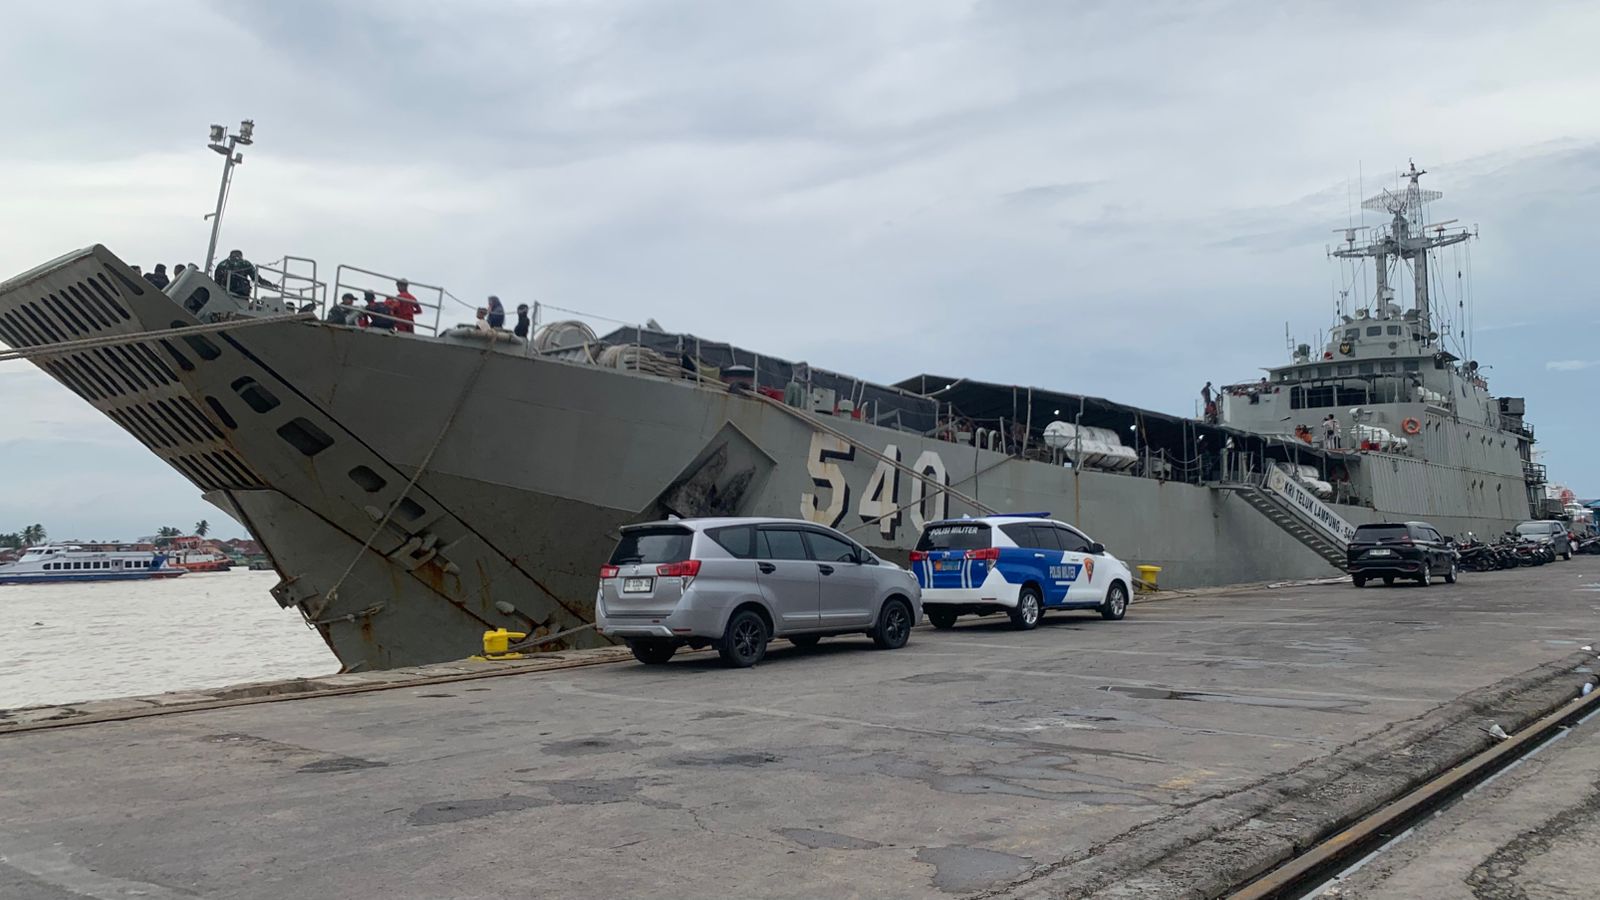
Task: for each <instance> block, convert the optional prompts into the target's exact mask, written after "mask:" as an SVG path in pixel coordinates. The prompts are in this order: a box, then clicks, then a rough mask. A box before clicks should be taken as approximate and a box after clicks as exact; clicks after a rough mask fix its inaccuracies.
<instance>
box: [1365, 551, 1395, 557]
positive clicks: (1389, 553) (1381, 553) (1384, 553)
mask: <svg viewBox="0 0 1600 900" xmlns="http://www.w3.org/2000/svg"><path fill="white" fill-rule="evenodd" d="M1367 555H1368V556H1393V555H1394V551H1393V550H1371V551H1368V552H1367Z"/></svg>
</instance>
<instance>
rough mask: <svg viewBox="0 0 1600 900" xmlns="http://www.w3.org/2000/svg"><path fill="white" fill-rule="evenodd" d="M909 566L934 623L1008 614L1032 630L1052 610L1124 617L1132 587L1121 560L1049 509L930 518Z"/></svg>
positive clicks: (941, 625)
mask: <svg viewBox="0 0 1600 900" xmlns="http://www.w3.org/2000/svg"><path fill="white" fill-rule="evenodd" d="M911 571H912V572H914V573H915V574H916V576H917V583H918V584H920V585H922V608H923V610H924V611H925V612H926V613H927V614H928V621H930V622H932V623H933V627H935V628H949V627H951V626H953V625H955V622H956V617H957V616H960V615H967V614H977V615H988V614H989V613H994V612H1004V613H1006V614H1007V615H1009V616H1010V617H1011V624H1012V625H1013V626H1014V627H1016V628H1020V629H1024V630H1026V629H1029V628H1032V627H1034V626H1035V625H1038V624H1039V617H1040V616H1042V615H1044V611H1045V610H1047V609H1095V610H1099V612H1100V615H1101V616H1103V617H1105V618H1107V619H1120V618H1122V616H1123V614H1125V613H1126V612H1127V611H1128V597H1129V596H1130V591H1131V590H1132V588H1133V575H1132V574H1131V573H1130V572H1129V571H1128V567H1127V565H1125V564H1124V563H1123V562H1122V560H1119V559H1117V558H1116V557H1115V556H1112V555H1111V554H1109V553H1107V552H1106V548H1105V545H1103V544H1100V543H1097V542H1096V541H1094V540H1093V539H1092V538H1090V537H1089V536H1088V535H1086V534H1084V533H1083V532H1081V531H1079V530H1078V529H1076V528H1073V527H1072V526H1071V525H1068V524H1066V523H1064V522H1057V521H1055V520H1054V519H1051V518H1050V514H1049V513H1020V514H1013V515H995V516H984V517H982V518H977V519H944V520H941V521H938V522H929V523H928V525H927V526H926V527H924V528H923V529H922V536H921V538H919V539H918V541H917V548H916V549H915V550H913V551H911Z"/></svg>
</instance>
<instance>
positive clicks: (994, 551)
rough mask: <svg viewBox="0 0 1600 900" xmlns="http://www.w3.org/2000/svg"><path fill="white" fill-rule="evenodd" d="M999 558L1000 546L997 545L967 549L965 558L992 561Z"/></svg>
mask: <svg viewBox="0 0 1600 900" xmlns="http://www.w3.org/2000/svg"><path fill="white" fill-rule="evenodd" d="M999 558H1000V548H999V547H985V548H983V549H982V550H968V551H967V559H982V560H987V561H988V562H994V561H995V560H997V559H999Z"/></svg>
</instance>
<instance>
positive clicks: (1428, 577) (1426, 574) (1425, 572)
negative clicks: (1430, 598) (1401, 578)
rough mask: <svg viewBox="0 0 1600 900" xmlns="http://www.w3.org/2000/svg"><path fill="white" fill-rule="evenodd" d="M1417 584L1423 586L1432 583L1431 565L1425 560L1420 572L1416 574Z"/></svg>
mask: <svg viewBox="0 0 1600 900" xmlns="http://www.w3.org/2000/svg"><path fill="white" fill-rule="evenodd" d="M1417 584H1420V585H1422V586H1423V587H1428V586H1429V585H1431V584H1433V566H1430V565H1428V564H1427V563H1426V562H1424V563H1423V564H1422V574H1421V575H1418V576H1417Z"/></svg>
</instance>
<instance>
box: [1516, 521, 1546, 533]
mask: <svg viewBox="0 0 1600 900" xmlns="http://www.w3.org/2000/svg"><path fill="white" fill-rule="evenodd" d="M1554 524H1555V523H1554V522H1523V523H1522V524H1521V525H1518V526H1517V534H1555V533H1556V530H1555V529H1554V528H1551V527H1550V526H1551V525H1554Z"/></svg>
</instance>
